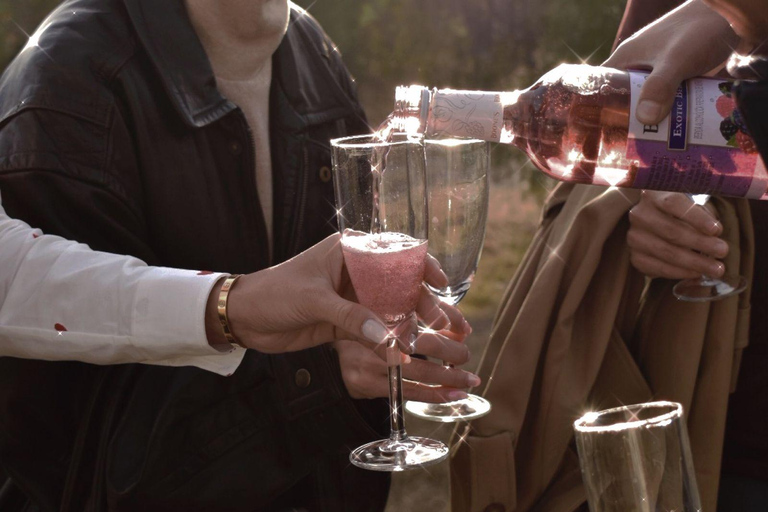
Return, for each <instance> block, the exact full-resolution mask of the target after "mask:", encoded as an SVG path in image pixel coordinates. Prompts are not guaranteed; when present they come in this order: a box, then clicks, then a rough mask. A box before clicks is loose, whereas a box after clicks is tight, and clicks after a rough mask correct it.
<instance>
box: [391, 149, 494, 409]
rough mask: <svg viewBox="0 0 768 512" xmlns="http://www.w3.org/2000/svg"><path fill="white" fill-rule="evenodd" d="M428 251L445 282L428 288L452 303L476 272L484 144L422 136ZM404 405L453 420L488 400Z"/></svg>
mask: <svg viewBox="0 0 768 512" xmlns="http://www.w3.org/2000/svg"><path fill="white" fill-rule="evenodd" d="M424 142H425V144H426V152H427V196H428V198H429V200H428V205H429V254H431V255H432V256H434V257H435V258H436V259H437V260H438V261H439V262H440V266H441V267H442V269H443V272H445V275H446V276H447V277H448V286H446V287H445V288H442V289H435V288H432V287H430V288H431V289H432V291H433V292H434V293H435V295H437V296H438V297H439V298H440V300H442V301H443V302H446V303H448V304H451V305H456V304H458V303H459V301H461V299H463V298H464V296H465V295H466V294H467V291H468V290H469V287H470V285H471V284H472V280H473V279H474V277H475V272H476V270H477V265H478V263H479V261H480V253H481V251H482V249H483V241H484V240H485V225H486V221H487V219H488V200H489V199H488V188H489V185H488V171H489V168H490V151H489V144H488V143H487V142H485V141H482V140H477V139H456V138H449V139H427V140H425V141H424ZM405 408H406V410H407V411H408V412H410V413H411V414H413V415H415V416H418V417H420V418H423V419H426V420H430V421H438V422H444V423H452V422H456V421H460V420H471V419H474V418H479V417H480V416H484V415H486V414H488V413H489V412H490V410H491V404H490V402H488V400H486V399H485V398H482V397H480V396H477V395H472V394H470V395H469V396H468V397H467V398H464V399H462V400H456V401H453V402H446V403H442V404H430V403H425V402H414V401H409V402H407V403H406V404H405Z"/></svg>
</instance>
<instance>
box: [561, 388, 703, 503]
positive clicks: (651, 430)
mask: <svg viewBox="0 0 768 512" xmlns="http://www.w3.org/2000/svg"><path fill="white" fill-rule="evenodd" d="M574 430H575V431H576V447H577V449H578V452H579V461H580V463H581V475H582V479H583V481H584V487H585V489H586V493H587V501H588V502H589V510H590V511H591V512H656V511H672V510H675V511H678V512H701V502H700V498H699V490H698V486H697V485H696V474H695V473H694V470H693V460H692V458H691V448H690V443H689V441H688V431H687V429H686V426H685V419H684V417H683V407H682V405H680V404H678V403H676V402H649V403H645V404H637V405H627V406H624V407H617V408H615V409H608V410H605V411H600V412H590V413H587V414H585V415H584V416H583V417H582V418H580V419H579V420H577V421H576V423H574Z"/></svg>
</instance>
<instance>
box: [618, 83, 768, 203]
mask: <svg viewBox="0 0 768 512" xmlns="http://www.w3.org/2000/svg"><path fill="white" fill-rule="evenodd" d="M629 76H630V83H631V104H630V116H629V118H630V122H629V140H628V141H627V158H628V159H629V160H630V161H634V162H636V165H635V166H634V167H635V168H636V174H635V177H634V184H633V187H636V188H648V189H656V190H678V191H681V192H690V193H694V194H703V193H706V194H723V195H729V196H740V197H749V198H760V197H762V196H763V194H765V192H766V190H767V189H768V172H766V169H765V166H764V165H763V161H762V159H761V158H760V157H759V155H758V154H757V146H756V145H755V143H754V141H753V140H752V138H751V136H750V135H749V130H748V128H747V126H746V124H745V123H744V120H743V119H742V117H741V115H740V113H739V111H738V110H737V109H736V102H735V100H734V99H733V98H732V97H731V92H730V87H731V84H730V82H727V81H723V80H721V79H715V78H695V79H692V80H688V81H687V82H684V83H683V84H682V85H681V86H680V87H679V88H678V90H677V94H676V95H675V100H674V103H673V105H672V111H671V113H670V115H669V116H668V117H667V118H666V119H664V120H663V121H662V122H661V123H659V124H658V125H650V126H649V125H643V124H642V123H640V122H639V121H638V120H637V119H636V117H635V114H636V112H637V102H638V98H639V96H640V88H641V87H642V85H643V83H644V82H645V79H646V78H647V76H648V75H647V73H642V72H635V71H631V72H630V73H629Z"/></svg>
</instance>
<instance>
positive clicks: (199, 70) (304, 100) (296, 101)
mask: <svg viewBox="0 0 768 512" xmlns="http://www.w3.org/2000/svg"><path fill="white" fill-rule="evenodd" d="M123 1H124V3H125V6H126V9H127V12H128V15H129V17H130V19H131V23H132V24H133V27H134V29H135V31H136V35H137V37H138V39H139V41H140V43H141V45H142V46H143V47H144V49H145V50H146V52H147V54H148V56H149V58H150V60H151V61H152V63H153V64H154V66H155V68H156V70H157V72H158V73H159V75H160V77H161V81H162V83H163V87H164V88H165V90H166V92H167V93H168V96H169V97H170V99H171V102H172V103H173V105H174V107H175V108H176V110H177V111H178V113H179V114H180V115H181V117H182V118H183V119H184V121H185V122H186V123H187V124H188V125H190V126H192V127H198V128H199V127H203V126H206V125H208V124H210V123H212V122H215V121H217V120H218V119H220V118H221V117H223V116H224V115H226V114H228V113H229V112H231V111H233V110H235V109H236V108H237V107H236V105H235V104H233V103H232V102H231V101H229V100H227V99H226V98H225V97H224V96H223V95H222V94H221V93H220V92H219V90H218V89H217V87H216V79H215V77H214V74H213V69H212V68H211V65H210V62H209V61H208V57H207V55H206V54H205V50H204V49H203V46H202V44H201V42H200V40H199V38H198V37H197V34H196V33H195V31H194V28H193V27H192V24H191V22H190V20H189V17H188V15H187V12H186V8H185V6H184V3H183V1H182V0H162V1H158V0H123ZM305 16H306V11H304V10H303V9H301V8H300V7H298V6H296V5H294V4H293V3H291V21H290V26H289V28H288V31H287V33H286V35H285V36H284V37H283V41H282V42H281V44H280V47H279V48H278V49H277V51H276V52H275V54H274V56H273V76H272V81H273V84H275V83H278V84H279V85H280V86H281V88H282V89H283V92H284V93H285V95H286V96H287V98H288V100H289V102H290V103H291V104H292V105H293V107H294V109H295V113H296V114H298V115H299V116H300V117H302V118H303V119H302V121H301V122H300V123H299V124H304V125H306V124H314V123H318V122H324V121H326V120H329V119H333V118H337V117H341V116H344V115H349V114H353V115H359V116H361V117H363V116H364V114H363V113H362V112H361V111H360V110H359V107H357V105H355V104H354V103H352V102H350V101H349V95H348V94H345V93H344V91H341V90H339V85H338V82H337V80H335V79H334V77H333V76H332V75H331V72H330V68H329V67H328V66H327V65H326V63H325V62H323V61H324V60H328V59H331V58H334V55H332V54H333V53H334V52H336V50H334V49H332V48H330V47H329V45H328V43H327V38H326V36H325V34H323V33H315V34H313V35H312V36H311V37H315V36H316V37H317V38H318V39H319V40H320V42H321V44H320V45H318V46H319V48H321V51H320V52H318V53H317V54H316V55H314V56H312V58H311V59H307V56H306V52H299V51H296V50H295V48H296V45H297V44H301V41H300V40H299V39H300V38H303V37H308V36H307V33H306V31H298V30H292V28H294V24H296V23H302V18H303V17H305ZM308 26H309V25H308ZM311 27H312V29H313V31H314V32H317V29H314V25H311ZM336 57H337V56H336ZM318 81H321V82H323V86H318ZM329 88H330V90H332V91H336V92H337V93H338V94H327V91H328V90H329ZM317 91H324V94H317Z"/></svg>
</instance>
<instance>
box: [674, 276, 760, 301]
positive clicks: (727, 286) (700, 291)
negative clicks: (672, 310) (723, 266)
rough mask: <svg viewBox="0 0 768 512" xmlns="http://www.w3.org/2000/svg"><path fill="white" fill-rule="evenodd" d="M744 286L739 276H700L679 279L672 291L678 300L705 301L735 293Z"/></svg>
mask: <svg viewBox="0 0 768 512" xmlns="http://www.w3.org/2000/svg"><path fill="white" fill-rule="evenodd" d="M746 287H747V281H746V280H745V279H744V278H743V277H741V276H723V277H721V278H719V279H714V278H708V277H700V278H697V279H685V280H683V281H680V282H679V283H677V284H676V285H675V287H674V288H673V289H672V293H674V294H675V297H677V298H678V299H680V300H685V301H689V302H707V301H711V300H720V299H724V298H726V297H730V296H732V295H737V294H739V293H741V292H743V291H744V289H745V288H746Z"/></svg>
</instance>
